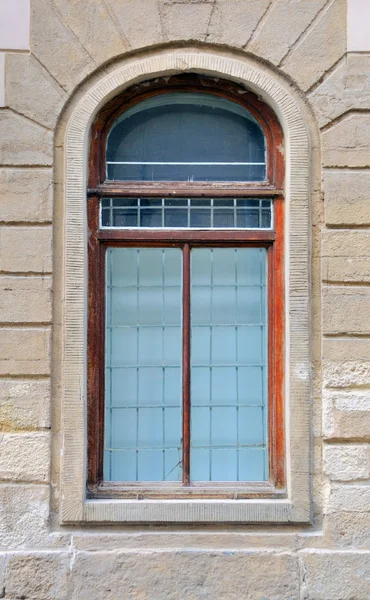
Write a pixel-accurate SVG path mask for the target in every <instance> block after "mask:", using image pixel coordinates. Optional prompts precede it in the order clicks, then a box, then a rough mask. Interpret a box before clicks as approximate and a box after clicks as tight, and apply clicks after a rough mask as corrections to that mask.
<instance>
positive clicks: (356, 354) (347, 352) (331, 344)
mask: <svg viewBox="0 0 370 600" xmlns="http://www.w3.org/2000/svg"><path fill="white" fill-rule="evenodd" d="M322 348H323V359H324V360H325V361H326V362H327V363H328V364H330V363H346V364H347V365H348V366H347V368H344V371H346V373H345V374H344V380H343V382H344V383H345V382H346V381H348V382H349V385H351V382H352V381H354V377H357V376H358V375H360V373H362V375H363V376H365V379H366V381H367V372H366V371H362V369H361V372H359V373H356V372H354V373H353V375H352V371H353V370H355V369H356V366H357V364H358V363H362V365H361V366H363V362H367V361H368V360H369V356H370V339H367V338H341V339H338V338H324V339H323V346H322ZM369 373H370V371H369ZM337 381H338V383H339V384H340V385H339V387H343V385H342V384H341V383H340V381H339V380H337ZM362 381H363V380H361V382H362ZM343 382H342V383H343ZM328 383H329V382H327V384H328ZM369 383H370V379H369ZM360 385H362V383H360ZM365 385H366V384H365ZM335 387H336V386H335Z"/></svg>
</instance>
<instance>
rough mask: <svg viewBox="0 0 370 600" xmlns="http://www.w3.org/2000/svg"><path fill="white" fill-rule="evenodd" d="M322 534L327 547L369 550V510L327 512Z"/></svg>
mask: <svg viewBox="0 0 370 600" xmlns="http://www.w3.org/2000/svg"><path fill="white" fill-rule="evenodd" d="M324 536H325V541H326V547H327V548H346V549H357V550H370V512H368V511H367V512H342V511H341V512H339V511H336V512H333V513H329V514H327V515H326V516H325V518H324ZM369 554H370V553H369ZM338 579H339V580H341V579H342V578H341V577H338ZM342 584H343V580H342ZM355 598H356V600H357V597H356V596H355Z"/></svg>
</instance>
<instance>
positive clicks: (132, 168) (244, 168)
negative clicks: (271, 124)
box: [106, 92, 266, 226]
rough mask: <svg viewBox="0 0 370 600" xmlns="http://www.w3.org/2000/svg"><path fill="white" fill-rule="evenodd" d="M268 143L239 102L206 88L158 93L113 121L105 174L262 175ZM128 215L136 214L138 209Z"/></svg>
mask: <svg viewBox="0 0 370 600" xmlns="http://www.w3.org/2000/svg"><path fill="white" fill-rule="evenodd" d="M265 146H266V142H265V136H264V133H263V130H262V128H261V126H260V125H259V123H258V122H257V121H256V119H255V118H254V117H253V116H252V115H251V113H250V112H248V111H247V110H246V109H245V108H243V107H242V106H241V105H239V104H237V103H236V102H233V101H231V100H227V99H226V98H221V97H219V96H215V95H212V94H206V93H189V92H173V93H169V94H159V95H157V96H153V97H152V98H149V99H147V100H144V101H142V102H140V103H138V104H135V105H134V106H133V107H131V108H129V109H127V110H126V111H125V112H124V113H123V114H122V115H121V116H120V117H119V118H118V119H117V120H116V121H115V123H113V125H112V128H111V130H110V132H109V135H108V140H107V154H106V160H107V179H111V180H126V181H264V180H265V178H266V152H265ZM129 213H130V214H129ZM126 218H127V220H128V221H129V220H130V219H131V218H132V219H133V220H134V219H135V210H134V209H132V210H131V211H129V212H127V213H126ZM168 226H170V224H169V225H168Z"/></svg>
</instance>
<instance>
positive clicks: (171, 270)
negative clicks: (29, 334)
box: [104, 248, 182, 481]
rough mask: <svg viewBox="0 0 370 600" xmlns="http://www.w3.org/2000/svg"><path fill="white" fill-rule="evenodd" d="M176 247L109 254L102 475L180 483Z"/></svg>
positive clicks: (178, 271)
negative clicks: (178, 481) (177, 481)
mask: <svg viewBox="0 0 370 600" xmlns="http://www.w3.org/2000/svg"><path fill="white" fill-rule="evenodd" d="M181 314H182V313H181V250H180V249H172V248H171V249H161V248H150V249H145V248H141V249H139V248H110V249H108V250H107V252H106V383H105V389H106V393H105V440H104V449H105V450H104V478H105V479H106V480H108V481H176V480H179V479H181V465H180V463H181V338H182V333H181Z"/></svg>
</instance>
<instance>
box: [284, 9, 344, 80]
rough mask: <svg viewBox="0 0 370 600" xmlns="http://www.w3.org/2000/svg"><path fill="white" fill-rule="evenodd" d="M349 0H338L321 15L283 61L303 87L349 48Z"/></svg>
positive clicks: (323, 72)
mask: <svg viewBox="0 0 370 600" xmlns="http://www.w3.org/2000/svg"><path fill="white" fill-rule="evenodd" d="M346 11H347V2H346V0H336V2H334V3H332V4H331V5H329V8H328V10H326V11H324V13H323V14H322V15H321V16H320V18H319V19H318V20H317V21H316V23H315V24H314V26H313V27H312V29H311V30H310V31H309V32H308V33H307V35H306V36H303V37H302V40H301V41H300V42H299V43H298V45H297V47H296V48H295V50H294V51H293V52H292V54H291V55H290V56H289V57H288V58H287V60H286V62H285V63H284V67H283V69H284V71H285V72H286V73H288V75H290V76H291V77H292V79H294V80H295V81H296V82H297V83H298V85H299V86H300V87H301V88H302V89H303V90H305V91H306V90H308V89H309V88H310V87H312V86H313V85H314V84H315V83H316V82H317V81H318V80H319V79H320V77H322V76H323V75H324V74H325V72H326V71H327V70H328V69H330V67H331V66H332V65H334V64H335V63H336V62H337V61H338V60H339V59H340V58H341V57H342V56H343V55H344V54H345V52H346V51H347V39H346V18H347V13H346Z"/></svg>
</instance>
